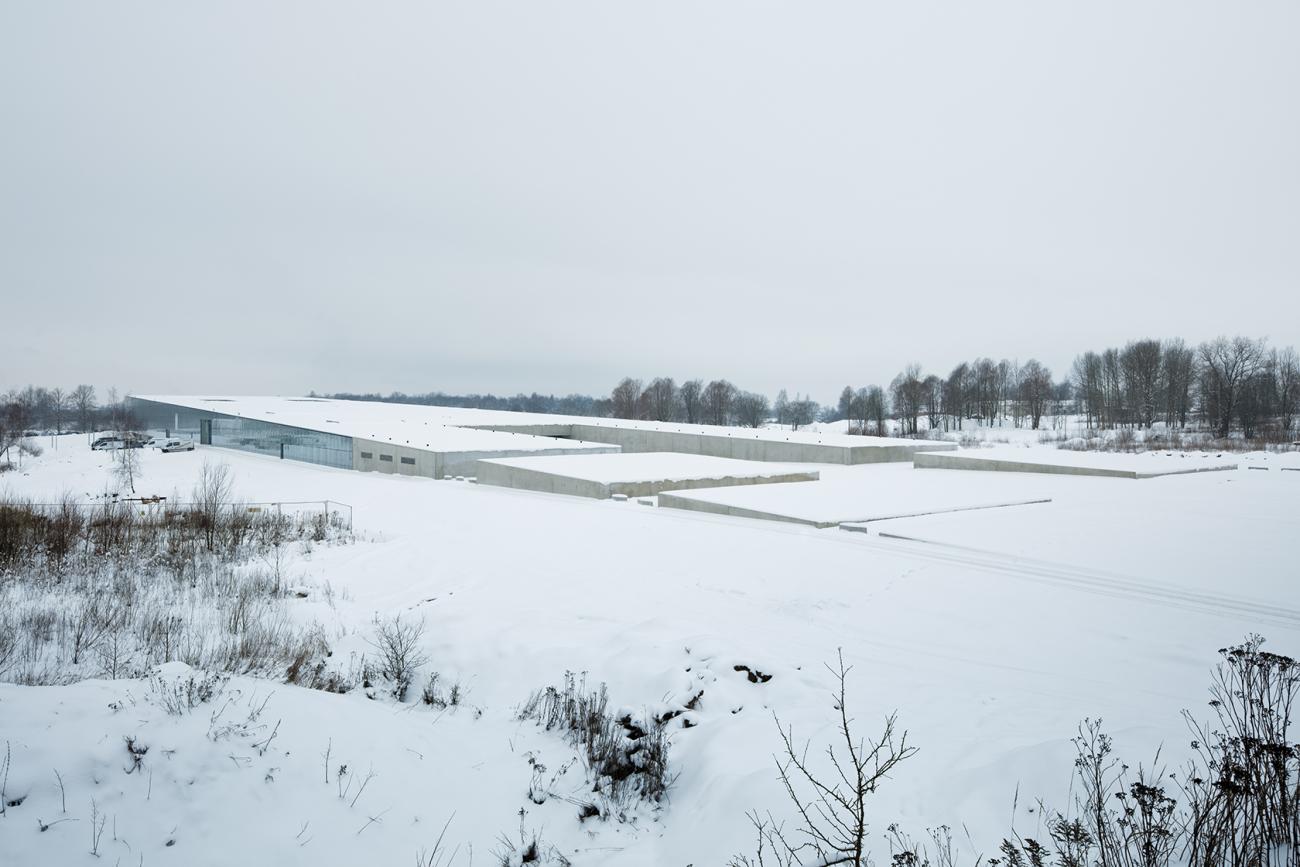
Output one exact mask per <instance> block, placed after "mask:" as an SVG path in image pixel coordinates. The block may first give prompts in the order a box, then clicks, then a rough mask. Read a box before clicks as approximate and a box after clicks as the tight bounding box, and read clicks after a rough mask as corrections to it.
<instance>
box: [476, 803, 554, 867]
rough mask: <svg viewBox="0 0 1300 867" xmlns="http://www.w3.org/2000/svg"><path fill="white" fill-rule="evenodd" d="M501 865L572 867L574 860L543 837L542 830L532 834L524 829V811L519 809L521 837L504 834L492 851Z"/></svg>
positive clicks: (505, 866)
mask: <svg viewBox="0 0 1300 867" xmlns="http://www.w3.org/2000/svg"><path fill="white" fill-rule="evenodd" d="M492 855H493V858H495V859H496V862H497V864H499V865H500V867H523V865H525V864H536V865H537V867H570V864H571V863H572V862H570V861H569V859H568V858H565V857H564V856H563V855H561V854H560V850H558V849H556V848H555V847H554V846H552V845H551V844H549V843H547V842H545V841H544V840H543V839H542V836H541V832H540V831H533V832H532V833H531V834H530V833H528V832H526V831H525V830H524V811H523V810H520V811H519V839H518V840H514V839H512V838H510V837H509V836H507V835H505V834H502V835H501V837H500V838H499V839H498V840H497V848H496V850H495V851H494V852H493V853H492Z"/></svg>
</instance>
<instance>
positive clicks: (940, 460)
mask: <svg viewBox="0 0 1300 867" xmlns="http://www.w3.org/2000/svg"><path fill="white" fill-rule="evenodd" d="M912 465H913V466H914V467H916V468H917V469H918V470H922V469H936V470H979V471H983V472H999V473H1048V474H1052V475H1063V476H1104V477H1109V478H1116V479H1154V478H1157V477H1159V476H1177V475H1183V474H1186V473H1208V472H1214V471H1217V470H1235V469H1236V468H1237V465H1236V464H1224V465H1220V466H1211V467H1189V468H1186V469H1184V468H1179V469H1170V470H1159V471H1150V472H1147V471H1142V470H1121V469H1114V468H1111V467H1086V466H1076V465H1070V464H1040V463H1034V462H1032V461H1014V460H1006V459H1004V458H982V457H979V456H978V455H948V454H932V453H931V454H917V455H916V457H915V458H913V462H912Z"/></svg>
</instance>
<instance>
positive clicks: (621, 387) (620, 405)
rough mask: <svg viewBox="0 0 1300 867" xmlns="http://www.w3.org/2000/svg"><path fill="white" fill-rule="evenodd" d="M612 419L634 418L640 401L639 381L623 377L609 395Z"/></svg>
mask: <svg viewBox="0 0 1300 867" xmlns="http://www.w3.org/2000/svg"><path fill="white" fill-rule="evenodd" d="M610 400H611V401H612V402H613V405H614V418H636V417H637V409H638V408H639V404H640V401H641V380H639V379H633V378H632V377H630V376H625V377H624V378H623V380H622V382H620V383H619V384H618V385H616V386H614V390H613V391H612V392H611V393H610Z"/></svg>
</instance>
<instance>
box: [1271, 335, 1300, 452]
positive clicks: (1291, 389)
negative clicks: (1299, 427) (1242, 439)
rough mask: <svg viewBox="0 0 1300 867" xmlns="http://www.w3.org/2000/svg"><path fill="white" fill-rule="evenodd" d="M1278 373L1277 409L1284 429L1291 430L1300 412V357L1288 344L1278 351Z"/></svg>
mask: <svg viewBox="0 0 1300 867" xmlns="http://www.w3.org/2000/svg"><path fill="white" fill-rule="evenodd" d="M1274 368H1275V370H1276V372H1277V373H1276V375H1277V409H1278V415H1279V417H1280V420H1281V422H1282V430H1284V431H1286V432H1287V433H1290V432H1291V429H1292V427H1293V426H1294V425H1295V417H1296V413H1297V412H1300V358H1298V357H1297V356H1296V351H1295V349H1294V348H1292V347H1290V346H1288V347H1287V348H1286V349H1284V350H1282V351H1281V352H1279V353H1277V356H1276V362H1275V364H1274Z"/></svg>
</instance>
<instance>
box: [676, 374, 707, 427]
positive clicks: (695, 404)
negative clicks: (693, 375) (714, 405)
mask: <svg viewBox="0 0 1300 867" xmlns="http://www.w3.org/2000/svg"><path fill="white" fill-rule="evenodd" d="M703 394H704V382H703V381H702V380H698V379H688V380H686V382H683V383H682V387H681V389H680V391H678V397H679V398H680V401H681V405H682V411H683V412H684V413H685V414H686V421H687V422H688V423H690V424H699V422H700V421H701V419H702V418H703V412H702V410H703V400H702V396H703Z"/></svg>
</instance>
